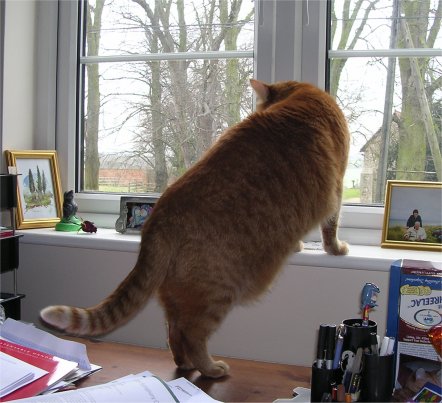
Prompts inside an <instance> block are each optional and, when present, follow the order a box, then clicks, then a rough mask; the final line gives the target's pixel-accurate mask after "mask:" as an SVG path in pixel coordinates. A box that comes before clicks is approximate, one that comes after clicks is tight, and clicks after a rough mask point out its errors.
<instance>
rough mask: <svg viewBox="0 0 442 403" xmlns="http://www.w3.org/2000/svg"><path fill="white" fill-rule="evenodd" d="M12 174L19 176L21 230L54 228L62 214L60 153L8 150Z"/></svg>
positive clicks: (19, 222) (18, 191)
mask: <svg viewBox="0 0 442 403" xmlns="http://www.w3.org/2000/svg"><path fill="white" fill-rule="evenodd" d="M5 153H6V161H7V164H8V169H9V171H11V172H10V173H15V174H17V175H18V176H17V214H16V221H17V228H18V229H26V228H42V227H54V226H55V224H57V223H58V222H59V221H60V219H61V217H62V215H63V208H62V198H61V186H60V174H59V169H58V159H57V152H56V151H47V150H36V151H12V150H6V151H5Z"/></svg>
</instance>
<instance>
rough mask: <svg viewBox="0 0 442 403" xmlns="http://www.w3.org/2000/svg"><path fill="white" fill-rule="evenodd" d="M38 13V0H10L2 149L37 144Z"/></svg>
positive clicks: (7, 25) (7, 19) (6, 16)
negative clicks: (36, 50)
mask: <svg viewBox="0 0 442 403" xmlns="http://www.w3.org/2000/svg"><path fill="white" fill-rule="evenodd" d="M35 15H36V2H35V0H21V1H12V0H7V1H6V4H5V27H4V28H5V36H4V72H3V74H4V75H3V128H2V129H3V130H2V131H3V137H2V152H3V150H8V149H19V150H20V149H21V150H27V149H33V148H34V140H33V138H34V127H35V99H36V92H35V90H36V82H35V78H36V75H35V71H36V64H35V46H34V42H35V22H36V17H35ZM4 169H5V167H4V166H3V167H2V168H1V171H2V172H3V171H4Z"/></svg>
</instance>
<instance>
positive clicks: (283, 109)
mask: <svg viewBox="0 0 442 403" xmlns="http://www.w3.org/2000/svg"><path fill="white" fill-rule="evenodd" d="M348 146H349V134H348V130H347V126H346V122H345V118H344V116H343V114H342V112H341V111H340V109H339V107H338V106H337V105H336V102H335V101H334V100H333V98H332V97H330V95H328V94H327V93H325V92H324V91H322V90H320V89H318V88H316V87H314V86H312V85H310V84H305V83H298V82H288V83H283V84H276V85H275V89H274V94H270V100H269V104H268V105H265V106H264V108H263V109H262V110H258V111H257V112H255V113H253V114H251V115H250V116H249V117H248V118H246V119H244V120H243V121H242V122H240V123H239V124H237V125H235V126H234V127H232V128H230V129H228V130H227V131H226V132H225V133H224V134H223V135H222V136H221V137H220V139H219V140H218V141H217V142H216V143H215V145H214V146H213V147H212V148H211V149H210V150H209V151H208V152H207V153H206V155H205V156H204V157H203V158H202V159H201V160H200V161H199V162H198V163H196V164H195V165H194V166H193V167H192V168H190V169H189V170H188V171H187V172H186V173H185V174H184V175H183V176H182V177H181V178H180V179H178V180H177V181H176V182H175V183H174V184H172V185H171V186H170V187H169V188H168V189H167V190H166V192H165V193H164V195H163V197H162V198H161V199H160V201H159V203H158V205H157V206H156V209H157V211H158V213H160V211H167V213H165V216H167V214H169V213H170V212H171V211H175V212H176V214H181V215H185V214H189V215H190V216H192V217H193V216H195V215H197V216H198V215H199V217H200V218H201V219H202V217H206V218H205V220H210V222H211V223H213V222H214V221H216V218H213V216H222V217H224V216H225V215H226V212H228V211H232V212H234V213H236V214H237V215H238V214H241V212H244V213H247V215H248V216H249V217H250V216H255V215H257V214H259V215H260V216H261V220H263V219H264V214H262V213H263V211H262V210H266V211H276V210H277V209H278V208H279V209H285V210H293V207H292V206H294V205H300V206H303V205H304V204H305V200H308V201H309V202H310V203H311V204H312V206H315V205H316V204H318V206H317V207H316V209H317V211H318V214H317V215H315V214H313V216H319V215H320V214H321V213H323V211H322V210H323V208H329V207H328V206H327V198H326V197H324V195H328V194H331V193H332V192H333V191H334V186H335V183H336V180H337V178H338V177H340V176H342V175H343V172H344V171H345V167H346V162H347V160H346V155H347V152H348ZM321 203H322V206H321ZM157 207H158V208H157ZM300 208H302V207H300ZM245 215H246V214H244V216H245ZM266 216H268V214H266ZM280 216H283V214H280ZM311 218H312V219H314V220H315V219H316V218H315V217H311ZM269 219H271V218H269ZM200 222H201V220H200Z"/></svg>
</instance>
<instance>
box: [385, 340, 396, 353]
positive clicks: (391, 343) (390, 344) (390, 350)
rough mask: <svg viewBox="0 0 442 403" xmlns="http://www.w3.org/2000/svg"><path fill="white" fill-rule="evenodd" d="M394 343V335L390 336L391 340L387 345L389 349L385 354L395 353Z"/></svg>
mask: <svg viewBox="0 0 442 403" xmlns="http://www.w3.org/2000/svg"><path fill="white" fill-rule="evenodd" d="M394 343H395V339H394V337H390V338H389V341H388V347H387V351H386V352H385V355H391V354H393V350H394Z"/></svg>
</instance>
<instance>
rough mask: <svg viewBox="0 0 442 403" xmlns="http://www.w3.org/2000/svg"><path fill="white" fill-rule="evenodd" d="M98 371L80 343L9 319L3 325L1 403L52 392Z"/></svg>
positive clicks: (0, 366) (0, 338) (0, 345)
mask: <svg viewBox="0 0 442 403" xmlns="http://www.w3.org/2000/svg"><path fill="white" fill-rule="evenodd" d="M99 369H101V367H100V366H98V365H94V364H91V363H90V362H89V359H88V358H87V354H86V347H85V346H84V345H83V344H81V343H76V342H73V341H68V340H63V339H60V338H58V337H55V336H53V335H51V334H49V333H47V332H44V331H42V330H40V329H37V328H35V327H34V326H33V325H31V324H25V323H22V322H18V321H15V320H14V319H10V318H8V319H6V321H5V322H4V323H3V324H2V325H1V326H0V402H6V401H12V400H17V399H27V398H30V397H32V396H36V395H40V394H48V393H53V392H55V391H59V390H61V389H64V388H66V387H68V386H69V385H71V384H72V383H73V382H76V381H78V380H79V379H81V378H83V377H85V376H88V375H90V374H92V373H93V372H96V371H98V370H99Z"/></svg>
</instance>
